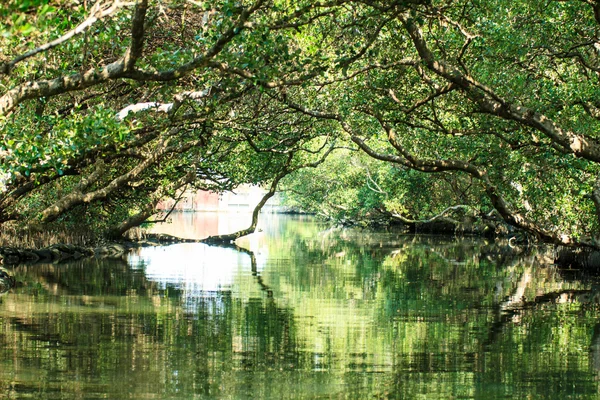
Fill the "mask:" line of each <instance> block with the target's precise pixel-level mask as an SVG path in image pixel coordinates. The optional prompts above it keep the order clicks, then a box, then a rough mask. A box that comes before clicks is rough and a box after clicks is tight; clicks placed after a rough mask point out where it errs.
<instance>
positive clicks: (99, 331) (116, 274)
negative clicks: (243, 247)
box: [0, 251, 304, 398]
mask: <svg viewBox="0 0 600 400" xmlns="http://www.w3.org/2000/svg"><path fill="white" fill-rule="evenodd" d="M245 253H246V254H248V255H249V256H250V259H251V269H252V273H251V274H250V273H249V274H248V276H249V277H250V278H251V279H253V280H254V285H256V284H257V283H258V285H259V286H260V288H261V290H263V291H264V292H265V293H267V295H266V296H264V297H262V296H259V297H250V298H247V299H243V298H237V297H233V296H232V293H231V292H227V291H225V292H218V293H212V294H211V295H209V296H206V297H198V298H195V299H194V301H193V302H192V304H193V309H190V307H189V303H186V304H185V307H184V306H183V303H184V302H186V301H188V300H189V299H185V298H184V296H183V293H182V292H181V289H178V292H177V291H174V290H173V288H172V287H170V288H169V287H168V288H166V289H161V288H160V287H159V285H158V284H156V283H154V282H152V281H149V280H147V279H146V277H145V276H144V274H143V272H142V271H140V270H134V269H131V268H129V267H128V266H127V264H126V263H125V262H124V261H122V260H86V261H80V262H77V263H69V264H61V265H35V266H21V267H18V268H17V269H16V270H15V276H16V279H17V280H18V281H19V282H20V285H19V287H17V288H16V289H14V290H13V292H12V293H10V294H9V295H8V296H5V297H3V298H2V300H0V301H2V306H3V308H2V310H3V311H2V313H1V314H0V342H1V343H2V347H1V348H0V371H9V372H10V373H11V374H14V375H13V378H11V380H5V375H3V374H2V373H1V372H0V390H3V389H6V390H7V391H4V393H8V390H10V387H9V386H10V385H11V383H10V382H14V381H16V382H19V387H18V389H17V390H16V391H15V392H13V393H14V395H15V396H17V394H18V393H25V392H31V393H39V395H40V396H42V397H45V398H50V397H57V396H60V393H61V391H65V390H67V389H66V388H65V386H64V385H65V382H64V381H63V380H61V379H66V380H68V381H71V379H70V378H69V377H72V376H77V377H78V379H77V380H76V381H73V382H76V386H77V388H75V389H77V390H79V391H81V392H84V393H87V392H89V391H90V390H91V391H93V390H96V389H94V388H97V387H101V388H102V391H103V393H107V394H108V396H109V397H111V398H120V397H122V396H123V394H129V395H134V396H139V397H143V396H149V395H152V396H161V397H171V396H174V395H176V394H177V393H187V394H190V393H196V394H204V395H207V396H217V397H219V396H222V395H224V394H225V393H239V394H240V396H241V397H244V395H243V394H244V393H246V391H247V390H249V388H252V390H253V391H254V392H253V396H256V397H275V398H284V397H285V396H279V395H278V394H277V393H275V394H273V393H269V391H272V390H275V391H276V390H281V391H283V390H284V388H283V387H281V388H275V387H273V386H272V385H271V383H272V382H273V381H274V380H275V378H274V376H275V375H276V374H280V373H281V372H280V371H290V370H293V369H295V368H298V366H299V365H302V364H303V361H302V360H303V357H304V356H303V355H302V354H301V353H300V352H298V348H299V345H298V343H297V341H296V334H295V329H296V323H295V321H294V319H293V315H292V313H291V312H290V310H288V309H286V308H282V307H280V306H278V305H277V303H276V302H275V301H274V299H273V298H272V297H270V295H269V289H268V286H267V285H266V284H265V283H264V282H263V281H262V277H261V276H260V274H259V272H258V269H257V265H256V258H255V257H254V255H253V253H252V252H248V251H245ZM9 310H10V311H9ZM15 354H17V355H18V357H19V358H17V360H18V362H19V363H20V367H19V368H17V367H18V366H17V365H15V364H13V361H11V360H13V359H15ZM241 371H246V372H248V371H250V372H252V371H261V372H262V373H263V378H261V379H253V381H252V382H249V384H248V385H246V386H244V382H243V381H242V380H240V379H239V374H240V373H241ZM268 371H272V373H271V374H269V372H268ZM40 374H42V375H43V374H48V375H52V376H55V375H56V374H60V375H56V376H59V377H62V378H61V379H42V382H43V383H40V381H39V378H38V377H40ZM33 377H35V379H33ZM124 377H126V379H124ZM246 383H248V382H246ZM74 384H75V383H74ZM75 389H74V390H75ZM13 390H14V388H13ZM184 397H185V398H188V397H187V396H184Z"/></svg>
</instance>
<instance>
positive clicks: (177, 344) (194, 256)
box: [0, 216, 600, 399]
mask: <svg viewBox="0 0 600 400" xmlns="http://www.w3.org/2000/svg"><path fill="white" fill-rule="evenodd" d="M197 217H198V216H196V218H197ZM262 224H263V225H262V227H261V229H262V232H260V233H258V234H256V235H253V236H252V237H250V238H247V239H245V240H243V241H240V243H239V244H240V245H241V246H243V248H236V247H230V248H218V247H210V246H206V245H204V244H183V245H173V246H167V247H157V248H146V249H142V250H140V251H138V252H135V253H133V254H131V255H129V257H127V258H126V259H120V260H86V261H79V262H74V263H69V264H61V265H34V266H31V265H30V266H18V267H16V268H15V269H14V270H11V271H8V272H9V273H10V274H11V276H13V277H14V280H15V281H16V283H17V285H16V287H14V288H12V289H10V290H9V292H8V293H7V294H5V295H4V296H2V297H0V345H1V346H0V390H2V392H1V393H7V396H8V397H9V398H31V397H33V398H182V399H188V398H261V399H262V398H273V399H285V398H289V399H292V398H294V399H297V398H306V399H312V398H331V397H334V398H356V399H364V398H486V399H487V398H492V399H493V398H515V399H522V398H597V397H598V396H599V385H598V378H599V377H600V372H599V366H600V361H599V360H600V356H599V355H600V339H599V338H600V328H599V326H600V321H599V320H598V315H599V314H598V308H599V306H598V297H599V296H600V294H599V293H600V291H599V290H598V281H597V279H596V278H593V277H586V276H582V275H573V274H570V275H565V274H564V273H563V272H561V271H559V270H557V269H555V268H553V267H552V266H548V265H545V266H542V265H540V264H539V260H540V259H544V258H545V253H544V252H543V251H541V250H540V251H534V252H530V253H523V254H517V253H514V252H511V251H508V250H509V249H507V248H504V247H502V246H498V245H494V244H492V243H488V242H485V241H480V240H464V239H463V240H458V239H445V240H441V239H440V238H434V237H409V236H400V235H397V234H394V233H390V232H378V233H368V232H365V231H352V230H327V229H324V228H323V227H321V226H319V225H318V224H316V223H315V222H314V221H311V220H310V219H306V218H279V219H278V218H277V217H274V216H271V217H269V218H266V219H264V220H263V223H262Z"/></svg>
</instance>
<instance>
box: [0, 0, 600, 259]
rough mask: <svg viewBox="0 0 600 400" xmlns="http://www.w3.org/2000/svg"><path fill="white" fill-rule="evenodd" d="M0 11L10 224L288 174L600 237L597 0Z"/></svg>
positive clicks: (318, 185) (418, 216)
mask: <svg viewBox="0 0 600 400" xmlns="http://www.w3.org/2000/svg"><path fill="white" fill-rule="evenodd" d="M0 18H1V25H0V48H2V49H3V51H2V59H1V60H0V61H1V67H2V68H1V69H0V70H1V71H2V75H1V79H2V81H1V95H0V119H1V121H0V123H1V124H2V130H1V132H2V137H3V140H2V145H1V146H2V147H1V148H0V159H1V160H2V163H1V165H2V171H1V174H2V177H1V178H0V179H2V181H3V186H4V188H3V190H2V194H1V195H0V222H7V221H13V220H16V221H25V222H30V223H32V222H34V223H41V224H50V223H57V222H68V221H70V220H71V221H72V220H74V218H77V220H78V221H80V220H81V217H82V216H85V217H86V218H89V220H90V222H92V221H99V220H103V221H104V222H103V224H104V227H105V229H107V231H111V232H116V233H117V234H119V233H122V232H123V231H124V230H126V229H127V228H128V227H130V226H133V225H135V224H139V223H141V222H143V221H144V220H145V219H146V218H147V217H148V216H149V215H151V214H152V212H153V211H154V207H155V205H156V203H157V202H158V200H159V199H160V198H162V197H165V196H175V195H177V193H179V192H180V191H181V190H182V189H183V188H184V187H187V186H193V187H196V188H206V189H211V190H215V191H222V190H229V189H232V188H234V187H236V186H237V185H239V184H241V183H254V184H269V185H270V184H272V183H274V182H276V183H278V182H279V180H280V179H284V181H283V182H287V183H286V184H287V185H288V187H290V188H292V189H293V192H294V193H297V194H296V197H297V199H299V201H300V202H301V203H302V204H305V205H307V204H313V207H314V208H318V207H317V206H318V204H319V201H321V202H322V203H323V204H329V203H330V202H333V203H332V205H333V206H337V209H343V208H346V209H347V208H348V207H347V206H348V204H344V202H347V203H349V204H350V205H352V206H353V208H354V211H352V212H351V213H346V214H344V215H345V217H351V218H357V217H359V216H360V215H364V214H368V213H369V210H377V211H378V212H383V213H384V214H386V213H387V215H395V216H396V217H398V218H401V219H405V220H413V221H416V220H427V219H431V218H433V217H436V216H437V215H440V213H443V212H445V211H446V210H448V209H450V210H457V209H458V208H456V207H458V206H460V207H464V209H469V210H471V211H470V213H472V214H473V215H474V216H477V215H479V216H490V215H495V216H496V217H497V218H500V219H502V220H503V221H505V222H506V223H508V224H509V225H512V226H514V227H516V228H518V229H522V230H524V231H526V232H528V233H530V234H532V235H534V236H536V237H538V238H539V239H541V240H544V241H546V242H550V243H555V244H562V245H572V246H591V247H596V248H597V247H600V245H599V244H598V240H597V236H598V229H599V226H598V220H599V218H600V179H598V163H599V161H600V142H599V141H600V137H599V136H598V132H597V130H598V118H599V117H600V111H599V110H600V97H599V96H600V94H599V92H598V89H597V88H598V72H599V71H600V68H599V66H598V65H599V64H598V61H599V50H598V49H600V42H599V40H600V39H599V38H598V28H599V22H600V6H599V5H598V4H596V2H591V1H585V0H570V1H558V0H556V1H554V0H549V1H546V2H543V3H540V2H538V1H531V0H518V1H503V0H495V1H490V2H482V1H476V0H460V1H449V0H446V1H426V0H422V1H419V0H412V1H411V0H403V1H377V0H375V1H358V0H336V1H330V2H329V1H319V2H313V1H300V0H297V1H282V0H269V1H261V0H257V1H229V0H223V1H211V2H196V1H184V0H179V1H178V0H171V1H151V0H147V1H144V0H138V1H137V2H135V4H130V3H123V2H119V1H97V2H92V1H88V2H86V1H84V2H82V3H81V4H80V3H65V2H62V1H59V0H38V1H34V0H32V1H27V2H25V1H16V0H13V1H11V2H9V3H8V5H7V7H6V8H5V9H4V10H3V11H2V12H0ZM55 27H56V28H55ZM52 28H55V29H52ZM339 147H344V148H346V149H347V150H344V151H336V152H332V153H330V150H331V149H332V148H339ZM325 155H329V157H330V158H334V159H333V160H331V162H330V163H327V164H326V166H329V169H328V168H324V169H319V170H317V171H311V172H310V173H306V172H303V170H302V169H301V167H303V166H316V165H317V164H318V163H320V162H321V161H322V160H323V157H324V156H325ZM375 160H377V162H375ZM319 171H323V172H319ZM332 171H333V172H332ZM283 176H288V177H287V178H282V177H283ZM327 182H330V183H327ZM319 199H321V200H319ZM336 202H337V203H336ZM340 207H341V208H340ZM335 208H336V207H333V208H332V209H335ZM462 209H463V208H461V210H462Z"/></svg>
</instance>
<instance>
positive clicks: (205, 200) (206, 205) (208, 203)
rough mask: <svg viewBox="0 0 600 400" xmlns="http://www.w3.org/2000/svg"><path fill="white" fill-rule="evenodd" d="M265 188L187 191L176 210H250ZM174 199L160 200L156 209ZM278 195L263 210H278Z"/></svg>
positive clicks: (162, 207)
mask: <svg viewBox="0 0 600 400" xmlns="http://www.w3.org/2000/svg"><path fill="white" fill-rule="evenodd" d="M266 193H267V191H266V190H264V189H262V188H260V187H257V186H250V185H243V186H240V187H239V188H237V189H236V190H235V192H234V193H232V192H226V193H223V194H217V193H214V192H207V191H202V190H199V191H189V192H187V193H185V194H184V197H183V198H182V199H181V200H180V201H179V202H178V203H177V205H176V206H175V210H177V211H212V212H216V211H218V212H252V210H254V207H256V205H257V204H258V203H259V202H260V200H261V199H262V198H263V196H264V195H265V194H266ZM174 203H175V200H173V199H166V200H163V201H161V202H160V203H159V204H158V206H157V209H158V210H170V209H171V208H172V207H173V204H174ZM279 206H280V200H279V196H277V195H275V196H274V197H273V198H271V199H269V201H268V202H267V204H266V205H265V207H264V208H263V211H271V212H276V211H278V210H279Z"/></svg>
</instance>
